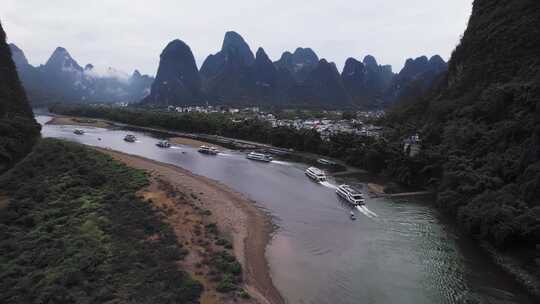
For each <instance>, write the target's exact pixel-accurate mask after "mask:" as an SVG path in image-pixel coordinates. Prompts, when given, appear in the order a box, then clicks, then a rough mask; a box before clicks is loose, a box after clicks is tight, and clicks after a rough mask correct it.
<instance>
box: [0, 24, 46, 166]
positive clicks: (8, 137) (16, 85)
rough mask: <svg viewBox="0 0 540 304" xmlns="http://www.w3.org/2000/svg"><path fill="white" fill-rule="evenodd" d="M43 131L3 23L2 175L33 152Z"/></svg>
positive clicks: (0, 30)
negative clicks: (20, 78) (13, 56)
mask: <svg viewBox="0 0 540 304" xmlns="http://www.w3.org/2000/svg"><path fill="white" fill-rule="evenodd" d="M19 55H20V54H19ZM19 59H20V58H19ZM39 131H40V127H39V125H38V124H37V123H36V121H35V120H34V117H33V113H32V109H31V108H30V104H29V103H28V100H27V97H26V93H25V92H24V89H23V87H22V85H21V82H20V80H19V76H18V75H17V70H16V68H15V63H14V62H13V60H12V55H11V50H10V48H9V46H8V45H7V43H6V34H5V32H4V29H3V28H2V25H1V24H0V174H1V173H3V172H4V171H5V170H7V169H8V168H9V167H11V166H12V165H13V163H14V162H16V161H17V160H19V159H20V158H22V157H23V156H24V155H26V154H27V153H28V152H29V151H30V150H31V148H32V146H33V144H34V142H35V140H36V139H37V137H38V136H39Z"/></svg>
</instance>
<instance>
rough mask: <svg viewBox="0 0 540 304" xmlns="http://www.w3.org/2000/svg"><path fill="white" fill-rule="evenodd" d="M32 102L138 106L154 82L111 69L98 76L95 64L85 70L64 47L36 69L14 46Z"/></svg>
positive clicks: (15, 58) (142, 76)
mask: <svg viewBox="0 0 540 304" xmlns="http://www.w3.org/2000/svg"><path fill="white" fill-rule="evenodd" d="M9 47H10V49H11V52H12V53H13V54H14V55H13V60H14V62H15V64H16V66H17V70H18V72H19V74H20V77H21V81H22V83H23V86H24V87H25V89H26V91H27V94H28V97H29V99H30V101H31V102H32V103H33V104H34V105H37V104H43V103H47V102H58V101H63V102H84V101H88V102H135V101H140V100H141V99H142V98H143V97H145V96H146V95H148V93H149V92H150V85H151V83H152V82H153V78H152V77H150V76H147V75H141V74H140V73H139V72H138V71H134V72H133V74H132V75H131V76H129V75H128V74H125V73H123V72H120V71H118V70H116V69H114V68H111V67H109V68H108V69H107V70H105V71H104V72H99V71H97V70H96V68H95V67H94V66H93V65H92V64H87V65H86V66H85V67H84V68H83V67H82V66H80V65H79V63H78V62H77V61H76V60H75V59H73V58H72V57H71V55H70V53H69V52H68V51H67V50H66V49H65V48H63V47H57V48H56V49H55V50H54V52H53V53H52V55H51V57H50V58H49V59H48V60H47V62H46V63H45V64H44V65H40V66H38V67H34V66H32V65H30V64H29V63H28V60H27V58H26V56H25V54H24V52H23V51H22V50H21V49H20V48H18V47H17V46H16V45H15V44H10V45H9Z"/></svg>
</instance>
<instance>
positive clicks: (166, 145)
mask: <svg viewBox="0 0 540 304" xmlns="http://www.w3.org/2000/svg"><path fill="white" fill-rule="evenodd" d="M156 146H158V147H160V148H170V147H171V144H170V143H169V141H168V140H160V141H158V142H157V143H156Z"/></svg>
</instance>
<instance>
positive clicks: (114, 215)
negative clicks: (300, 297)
mask: <svg viewBox="0 0 540 304" xmlns="http://www.w3.org/2000/svg"><path fill="white" fill-rule="evenodd" d="M147 183H148V180H147V176H146V174H145V173H144V172H143V171H140V170H136V169H131V168H128V167H126V166H124V165H122V164H120V163H119V162H116V161H113V160H112V159H111V158H110V157H108V156H106V155H104V154H101V153H98V152H96V151H93V150H91V149H89V148H85V147H83V146H80V145H77V144H72V143H67V142H63V141H59V140H52V139H44V140H41V142H40V143H39V144H38V145H37V146H36V147H35V148H34V150H33V152H32V153H31V154H29V155H28V156H27V157H26V158H25V159H24V160H23V161H21V162H20V163H18V164H17V165H16V166H15V167H14V168H13V169H12V170H10V171H9V172H7V173H6V174H4V175H3V176H1V177H0V197H1V198H2V200H3V201H5V203H3V204H2V210H1V211H2V212H1V213H0V218H1V219H0V223H1V224H0V226H1V229H0V252H1V254H0V261H1V262H0V289H1V290H2V293H1V294H0V302H2V303H104V302H108V303H113V302H114V303H116V302H124V303H125V302H130V303H194V302H196V301H197V300H198V298H199V295H200V293H201V288H202V287H201V285H200V284H199V283H198V282H196V281H194V280H192V279H191V278H190V277H189V276H188V275H187V274H186V273H185V272H184V271H182V270H181V269H179V267H178V261H180V260H181V259H183V257H184V256H185V254H186V250H183V248H182V244H179V243H178V242H177V241H176V237H175V235H174V232H173V230H172V229H171V227H170V226H169V225H167V224H165V221H163V219H162V218H161V216H160V215H159V213H158V212H156V211H155V210H154V209H152V208H151V205H150V204H148V203H147V202H145V201H143V200H142V199H141V198H139V197H138V196H137V195H136V194H135V193H136V191H138V190H140V189H141V188H142V187H143V186H145V185H146V184H147Z"/></svg>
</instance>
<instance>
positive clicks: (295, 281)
mask: <svg viewBox="0 0 540 304" xmlns="http://www.w3.org/2000/svg"><path fill="white" fill-rule="evenodd" d="M37 118H38V121H40V122H41V123H44V122H46V121H47V120H48V119H49V117H47V116H38V117H37ZM73 129H74V127H73V126H53V125H44V126H43V130H42V134H43V136H44V137H54V138H63V139H67V140H71V141H76V142H79V143H83V144H86V145H91V146H99V147H106V148H111V149H114V150H118V151H121V152H125V153H129V154H134V155H139V156H143V157H146V158H149V159H154V160H157V161H161V162H164V163H170V164H175V165H178V166H181V167H183V168H186V169H188V170H190V171H192V172H193V173H195V174H199V175H203V176H206V177H209V178H212V179H215V180H218V181H220V182H222V183H224V184H226V185H228V186H229V187H231V188H233V189H235V190H237V191H239V192H242V193H244V194H246V195H247V196H249V197H250V198H251V199H253V200H255V201H257V204H259V206H260V207H261V208H263V209H265V210H266V211H267V212H268V213H269V214H270V215H271V216H272V217H273V220H274V223H275V224H276V226H277V229H276V232H275V234H274V236H273V239H272V241H271V243H270V244H269V246H268V248H267V252H266V255H267V258H268V261H269V264H270V269H271V274H272V278H273V281H274V284H275V285H276V287H277V288H278V290H279V291H280V292H281V293H282V295H283V296H284V298H285V299H286V301H287V302H288V303H313V304H322V303H336V304H337V303H344V304H345V303H351V304H352V303H411V304H421V303H535V301H534V300H533V299H532V298H530V297H529V296H528V295H527V293H526V292H525V291H524V290H523V289H522V288H521V287H520V286H518V285H517V284H515V283H514V282H513V281H512V280H511V279H510V278H509V277H508V276H507V275H505V274H504V273H503V272H501V271H500V270H498V268H497V267H495V265H494V264H492V263H491V262H490V260H489V258H487V257H486V256H485V255H484V254H483V253H482V252H481V251H480V250H479V249H478V246H477V245H476V244H474V242H473V241H471V240H469V239H468V238H466V237H464V236H462V235H461V234H460V233H459V232H458V231H455V229H453V228H452V227H453V226H452V225H451V224H447V223H446V220H445V219H444V218H443V217H442V216H441V215H440V214H439V213H438V212H437V210H436V209H434V208H433V207H432V204H431V202H430V201H422V200H420V199H407V200H397V199H386V198H378V199H367V200H366V208H361V209H355V210H354V212H355V214H356V217H357V220H355V221H353V220H351V219H350V217H349V212H350V211H351V210H352V209H351V208H350V207H349V206H348V205H346V204H344V203H343V202H341V201H340V200H339V199H338V197H337V196H336V194H335V190H334V189H335V185H337V184H338V182H337V181H333V180H331V181H329V182H327V183H325V184H317V183H314V182H312V181H311V180H309V179H308V178H307V177H306V176H305V175H304V170H305V169H306V168H307V165H304V164H299V163H290V162H285V161H274V162H272V163H260V162H254V161H250V160H247V159H246V158H245V154H243V153H240V152H235V151H224V153H221V154H219V155H218V156H207V155H202V154H200V153H197V150H196V149H195V148H193V147H189V146H180V145H178V146H173V147H172V148H171V149H160V148H157V147H156V146H155V143H156V142H157V141H158V139H157V138H155V137H153V136H152V135H151V134H145V133H141V132H130V133H131V134H135V135H136V136H137V138H138V141H137V142H135V143H126V142H124V141H123V140H122V139H123V137H124V136H125V134H127V132H126V131H119V130H106V129H100V128H82V129H84V130H85V131H86V133H85V134H84V135H83V136H78V135H75V134H73ZM99 139H101V140H99ZM356 186H357V187H360V188H361V187H362V184H360V183H357V184H356Z"/></svg>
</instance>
